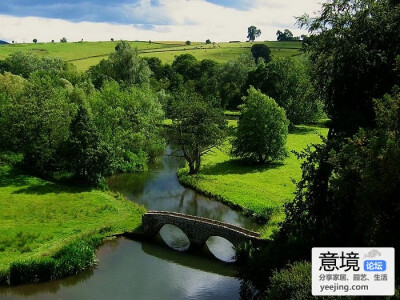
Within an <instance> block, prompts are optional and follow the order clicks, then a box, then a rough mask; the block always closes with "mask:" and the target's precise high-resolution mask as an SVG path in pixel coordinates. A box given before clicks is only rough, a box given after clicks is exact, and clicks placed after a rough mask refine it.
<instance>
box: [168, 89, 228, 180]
mask: <svg viewBox="0 0 400 300" xmlns="http://www.w3.org/2000/svg"><path fill="white" fill-rule="evenodd" d="M226 123H227V122H226V119H225V116H224V114H223V111H222V110H221V109H218V108H214V107H212V106H210V105H209V104H208V103H207V102H205V101H203V100H202V99H201V97H200V96H199V95H196V94H195V93H193V92H189V91H187V90H182V91H181V93H180V95H178V97H177V100H176V101H175V103H174V104H173V126H172V129H171V133H170V134H171V137H172V140H173V141H174V142H175V143H176V144H177V145H178V146H179V148H178V150H177V151H175V152H174V153H173V155H178V156H181V157H184V158H185V160H186V161H187V162H188V165H189V174H191V175H192V174H197V173H198V172H199V171H200V166H201V159H202V156H203V155H205V154H207V153H209V152H211V151H212V149H213V148H215V147H217V146H219V145H220V144H221V143H222V142H223V140H224V136H225V128H226Z"/></svg>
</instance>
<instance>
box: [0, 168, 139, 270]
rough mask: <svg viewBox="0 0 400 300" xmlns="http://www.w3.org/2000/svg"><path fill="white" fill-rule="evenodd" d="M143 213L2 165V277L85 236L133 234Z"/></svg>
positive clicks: (120, 202)
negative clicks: (19, 264)
mask: <svg viewBox="0 0 400 300" xmlns="http://www.w3.org/2000/svg"><path fill="white" fill-rule="evenodd" d="M142 213H144V208H142V207H139V206H138V205H135V204H133V203H132V202H130V201H127V200H125V199H122V198H121V197H119V196H116V195H113V194H111V193H108V192H102V191H100V190H97V189H87V188H82V187H79V186H68V187H67V186H63V185H59V184H55V183H51V182H48V181H45V180H42V179H39V178H36V177H33V176H29V175H24V174H22V173H20V172H19V171H17V170H15V169H13V168H11V167H9V166H0V228H1V231H0V273H1V272H4V271H6V270H7V269H8V268H9V265H10V263H11V262H15V261H26V260H29V259H37V258H41V257H48V256H52V255H53V254H54V253H56V252H57V251H59V250H60V249H62V248H63V247H65V246H67V245H69V244H70V243H71V242H72V241H75V240H77V239H80V238H82V237H89V236H91V235H93V234H96V233H101V235H102V236H106V235H111V234H114V233H122V232H124V231H127V230H133V229H134V228H136V227H137V226H138V225H140V223H141V214H142Z"/></svg>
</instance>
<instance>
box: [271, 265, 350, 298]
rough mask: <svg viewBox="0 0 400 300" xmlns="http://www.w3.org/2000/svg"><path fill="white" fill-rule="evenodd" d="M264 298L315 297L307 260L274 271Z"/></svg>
mask: <svg viewBox="0 0 400 300" xmlns="http://www.w3.org/2000/svg"><path fill="white" fill-rule="evenodd" d="M266 299H268V300H274V299H277V300H280V299H293V300H306V299H315V297H314V296H313V295H312V294H311V264H310V263H309V262H307V261H298V262H295V263H294V264H290V265H288V266H287V267H286V268H284V269H281V270H280V271H275V272H274V273H273V275H272V277H271V278H270V285H269V289H268V291H267V297H266ZM329 299H332V300H335V299H340V297H335V296H330V297H329ZM346 299H355V297H346Z"/></svg>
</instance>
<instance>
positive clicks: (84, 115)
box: [63, 106, 109, 185]
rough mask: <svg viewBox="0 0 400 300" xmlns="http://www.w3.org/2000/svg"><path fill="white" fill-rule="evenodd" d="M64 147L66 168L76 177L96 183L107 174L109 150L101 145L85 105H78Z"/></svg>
mask: <svg viewBox="0 0 400 300" xmlns="http://www.w3.org/2000/svg"><path fill="white" fill-rule="evenodd" d="M64 147H65V148H64ZM64 147H63V148H64V149H63V150H64V151H63V152H64V153H63V154H64V155H63V159H65V160H66V166H67V168H66V169H67V170H69V171H71V172H73V174H74V177H75V178H76V179H79V180H82V181H84V182H86V183H89V184H93V185H96V184H98V183H99V182H100V181H101V180H102V179H103V176H104V175H105V174H108V172H109V169H108V168H109V151H108V150H107V147H105V146H104V145H102V143H101V139H100V134H99V132H98V130H97V128H96V126H95V124H94V122H93V121H92V117H91V115H90V112H89V111H88V109H87V108H86V107H84V106H79V107H78V111H77V113H76V116H75V118H74V119H73V120H72V122H71V125H70V136H69V138H68V140H67V141H66V143H65V145H64Z"/></svg>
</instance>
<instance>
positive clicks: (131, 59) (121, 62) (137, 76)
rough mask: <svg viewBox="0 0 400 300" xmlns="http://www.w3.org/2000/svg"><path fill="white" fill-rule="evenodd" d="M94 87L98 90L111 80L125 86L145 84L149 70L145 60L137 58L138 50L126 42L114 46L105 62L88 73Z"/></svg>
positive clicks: (148, 78)
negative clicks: (113, 50)
mask: <svg viewBox="0 0 400 300" xmlns="http://www.w3.org/2000/svg"><path fill="white" fill-rule="evenodd" d="M88 74H89V77H90V78H91V79H92V81H93V83H94V85H95V86H96V87H97V88H100V87H101V86H102V84H103V83H104V82H105V81H106V80H110V79H113V80H115V81H117V82H118V83H121V84H123V85H125V86H131V85H134V84H146V83H149V81H150V75H151V70H150V68H149V66H148V65H147V62H146V60H144V59H143V58H141V57H139V56H138V50H137V49H136V48H132V47H131V45H130V44H129V43H128V42H126V41H120V42H118V44H117V45H116V46H115V52H112V53H111V54H110V56H109V58H108V59H107V60H105V59H103V60H101V61H100V63H99V64H98V65H96V66H92V67H90V68H89V71H88Z"/></svg>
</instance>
